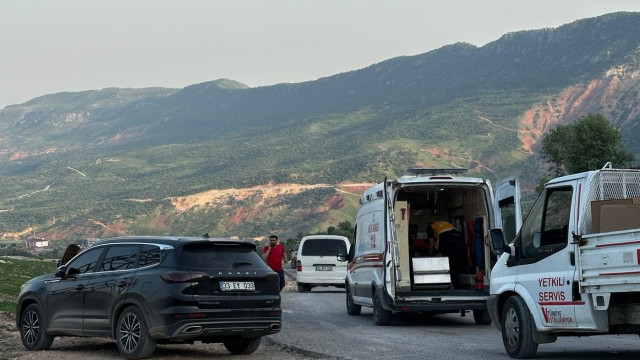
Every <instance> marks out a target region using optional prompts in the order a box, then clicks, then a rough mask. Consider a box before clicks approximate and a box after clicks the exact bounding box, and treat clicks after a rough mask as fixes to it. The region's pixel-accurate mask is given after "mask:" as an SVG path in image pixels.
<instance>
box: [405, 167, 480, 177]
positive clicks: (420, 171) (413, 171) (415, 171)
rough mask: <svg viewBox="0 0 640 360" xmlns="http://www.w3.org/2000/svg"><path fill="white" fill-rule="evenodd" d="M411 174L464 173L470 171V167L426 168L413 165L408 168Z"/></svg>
mask: <svg viewBox="0 0 640 360" xmlns="http://www.w3.org/2000/svg"><path fill="white" fill-rule="evenodd" d="M407 171H408V172H409V173H410V174H413V175H442V174H451V175H457V174H463V173H466V172H467V171H469V169H464V168H448V169H425V168H419V167H412V168H409V169H407Z"/></svg>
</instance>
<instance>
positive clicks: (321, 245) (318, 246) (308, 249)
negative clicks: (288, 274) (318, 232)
mask: <svg viewBox="0 0 640 360" xmlns="http://www.w3.org/2000/svg"><path fill="white" fill-rule="evenodd" d="M339 244H344V241H343V240H340V239H308V240H306V241H305V242H304V244H303V245H302V255H303V256H327V255H335V254H337V251H338V245H339Z"/></svg>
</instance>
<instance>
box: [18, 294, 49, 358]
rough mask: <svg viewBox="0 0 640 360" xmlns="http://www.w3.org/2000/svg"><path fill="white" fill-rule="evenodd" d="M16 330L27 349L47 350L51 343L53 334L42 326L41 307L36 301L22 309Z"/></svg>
mask: <svg viewBox="0 0 640 360" xmlns="http://www.w3.org/2000/svg"><path fill="white" fill-rule="evenodd" d="M18 330H20V338H21V339H22V345H24V347H25V348H26V349H27V350H47V349H48V348H49V347H50V346H51V343H53V336H51V335H48V334H47V329H45V326H44V315H43V314H42V309H40V305H38V304H36V303H34V304H31V305H29V306H27V308H26V309H24V311H23V312H22V315H21V316H20V323H19V324H18Z"/></svg>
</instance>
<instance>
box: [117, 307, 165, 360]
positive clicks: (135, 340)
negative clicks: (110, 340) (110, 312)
mask: <svg viewBox="0 0 640 360" xmlns="http://www.w3.org/2000/svg"><path fill="white" fill-rule="evenodd" d="M116 343H117V344H118V350H120V354H122V356H123V357H125V358H127V359H142V358H146V357H149V356H150V355H151V354H153V351H154V350H155V349H156V342H155V341H154V340H152V339H151V338H150V337H149V328H148V327H147V323H146V321H145V320H144V316H143V315H142V312H141V311H140V309H138V308H137V307H135V306H130V307H128V308H126V309H125V310H124V311H123V312H122V314H120V318H119V319H118V326H117V328H116Z"/></svg>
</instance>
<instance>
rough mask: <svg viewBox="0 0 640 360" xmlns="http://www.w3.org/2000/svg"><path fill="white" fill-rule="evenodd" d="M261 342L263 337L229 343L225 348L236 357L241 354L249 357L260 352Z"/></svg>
mask: <svg viewBox="0 0 640 360" xmlns="http://www.w3.org/2000/svg"><path fill="white" fill-rule="evenodd" d="M261 340H262V337H257V338H253V339H242V340H238V341H227V342H225V343H223V344H224V347H225V348H227V350H229V352H230V353H232V354H234V355H240V354H244V355H248V354H252V353H253V352H254V351H256V350H258V347H259V346H260V341H261Z"/></svg>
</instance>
